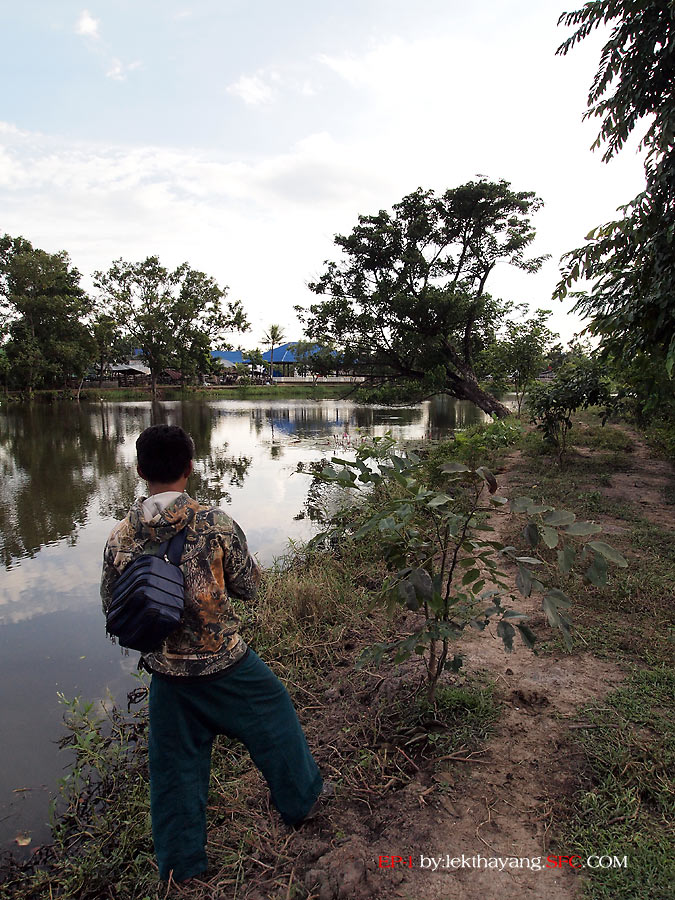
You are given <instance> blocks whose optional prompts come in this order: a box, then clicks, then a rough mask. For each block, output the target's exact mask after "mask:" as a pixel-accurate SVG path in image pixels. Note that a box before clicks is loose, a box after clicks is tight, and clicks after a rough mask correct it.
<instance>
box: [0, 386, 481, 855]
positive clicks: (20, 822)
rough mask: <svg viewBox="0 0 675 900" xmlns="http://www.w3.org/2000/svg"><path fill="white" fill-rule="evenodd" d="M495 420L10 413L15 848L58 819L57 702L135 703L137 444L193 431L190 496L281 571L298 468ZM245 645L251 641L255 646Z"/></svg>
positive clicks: (302, 504)
mask: <svg viewBox="0 0 675 900" xmlns="http://www.w3.org/2000/svg"><path fill="white" fill-rule="evenodd" d="M485 418H486V417H485V416H484V414H483V413H482V412H481V411H480V410H478V409H477V408H476V407H474V406H472V405H471V404H468V403H463V402H460V401H456V400H453V399H451V398H448V397H437V398H433V399H432V400H431V401H427V402H425V403H422V404H419V405H418V406H416V407H405V408H396V409H392V408H390V407H387V408H384V407H373V406H359V405H356V404H354V403H352V402H350V401H344V400H323V401H309V400H283V401H268V400H263V401H245V400H222V401H212V402H207V401H204V402H200V401H191V402H189V403H181V402H163V403H155V404H151V403H145V402H143V403H98V404H87V403H82V404H80V405H75V404H69V405H65V406H47V405H25V406H24V405H18V404H17V405H15V406H11V405H10V406H7V405H5V406H4V407H3V408H1V409H0V468H1V472H2V480H1V482H0V559H1V560H2V565H3V568H2V570H1V571H2V574H1V575H0V579H1V580H0V722H1V725H0V753H1V758H2V762H3V765H2V766H0V848H3V849H4V848H11V849H14V850H16V844H15V843H14V838H15V836H16V835H17V833H18V832H19V831H25V832H27V833H29V834H30V837H31V841H32V845H31V846H35V845H37V844H40V843H42V842H44V841H46V840H48V838H49V829H48V827H47V824H46V823H47V809H48V801H49V798H50V796H52V795H53V791H54V787H55V784H56V781H57V779H58V778H59V777H61V776H62V775H63V774H64V773H63V767H64V765H65V764H66V762H67V757H66V754H65V753H64V752H62V751H61V752H60V751H58V749H57V747H56V743H55V742H56V740H57V739H58V737H59V736H60V735H61V734H62V733H63V728H62V725H61V721H62V715H63V709H62V707H61V706H60V705H59V703H58V701H57V692H62V693H63V694H65V696H66V697H74V696H75V695H77V694H80V695H82V697H83V698H86V699H90V700H96V699H100V698H103V697H105V696H106V694H107V692H110V693H111V694H112V695H113V696H114V697H117V698H121V699H124V698H125V697H126V693H127V692H128V691H129V690H131V689H132V688H133V687H134V686H135V682H134V679H133V677H132V673H133V672H134V671H135V668H136V662H137V657H138V654H136V653H133V652H132V653H130V654H129V655H128V656H124V655H122V653H121V651H120V649H119V648H118V647H116V646H114V645H113V644H111V643H110V642H109V641H108V640H107V639H106V635H105V627H104V620H103V616H102V613H101V609H100V599H99V593H98V589H99V577H100V566H101V555H102V550H103V545H104V543H105V540H106V538H107V536H108V534H109V532H110V530H111V528H112V526H113V524H114V522H115V521H117V520H119V519H121V518H123V517H124V515H125V514H126V511H127V510H128V508H129V507H130V506H131V504H132V503H133V501H134V498H135V497H137V496H140V495H142V494H143V488H144V487H145V485H144V483H143V482H141V481H140V480H139V479H138V476H137V474H136V469H135V448H134V444H135V441H136V438H137V437H138V435H139V434H140V432H141V431H142V430H143V429H144V428H146V427H147V426H148V425H151V424H157V423H160V422H165V423H167V424H178V425H182V427H183V428H185V430H186V431H189V432H190V434H191V435H192V436H193V438H194V442H195V445H196V453H197V455H196V459H195V473H194V475H193V476H192V477H191V479H190V482H189V483H188V492H189V493H190V494H191V495H192V496H194V497H196V498H198V499H200V500H202V501H208V502H211V503H219V504H220V505H221V506H223V507H224V508H225V509H226V510H227V511H228V512H229V514H230V515H231V516H233V517H234V518H235V519H236V520H237V521H238V522H239V523H240V525H241V526H242V528H243V529H244V531H245V532H246V535H247V537H248V542H249V547H250V549H251V551H252V552H253V553H254V554H255V555H256V557H257V558H258V560H259V562H260V563H261V564H263V565H269V564H270V563H271V562H272V561H273V559H274V557H275V556H280V555H282V554H283V553H284V550H285V549H286V548H287V546H288V541H289V538H290V539H293V540H303V539H307V538H308V537H310V536H311V534H312V531H313V524H312V515H311V512H312V511H311V507H310V506H309V501H308V499H307V490H308V487H309V484H310V479H309V478H308V477H307V476H305V475H302V474H298V473H297V472H296V469H297V464H298V463H299V462H303V463H307V462H310V461H312V460H316V459H319V458H321V457H326V456H330V455H331V454H332V453H334V452H335V448H336V447H339V449H340V452H341V453H342V451H343V447H345V446H347V447H348V446H349V443H350V442H351V441H354V440H356V439H358V437H359V436H360V435H362V434H363V435H382V434H384V433H385V432H387V431H390V432H391V433H392V435H393V436H394V437H396V438H400V439H402V440H425V439H438V438H441V437H445V436H447V435H448V434H449V433H450V432H451V431H452V430H453V429H454V428H462V427H466V426H467V425H469V424H472V423H474V422H479V421H483V420H484V419H485ZM244 637H246V636H245V635H244Z"/></svg>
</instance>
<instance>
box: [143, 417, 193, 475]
mask: <svg viewBox="0 0 675 900" xmlns="http://www.w3.org/2000/svg"><path fill="white" fill-rule="evenodd" d="M136 454H137V456H138V468H139V469H140V470H141V472H142V473H143V477H144V478H145V480H146V481H153V482H155V483H158V484H171V483H172V482H173V481H177V480H178V479H179V478H180V477H181V475H184V474H185V472H186V471H187V468H188V466H189V464H190V460H191V459H192V458H193V457H194V455H195V445H194V443H193V441H192V438H191V437H190V435H189V434H188V433H187V432H186V431H183V429H182V428H181V427H180V426H179V425H151V426H150V428H146V429H145V431H144V432H142V434H141V435H140V436H139V438H138V440H137V441H136Z"/></svg>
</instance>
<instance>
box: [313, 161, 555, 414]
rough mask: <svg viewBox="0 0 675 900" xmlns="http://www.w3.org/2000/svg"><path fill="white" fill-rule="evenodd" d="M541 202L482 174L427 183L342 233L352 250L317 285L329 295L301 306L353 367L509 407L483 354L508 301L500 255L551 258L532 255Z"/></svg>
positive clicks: (526, 263)
mask: <svg viewBox="0 0 675 900" xmlns="http://www.w3.org/2000/svg"><path fill="white" fill-rule="evenodd" d="M541 205H542V203H541V200H539V199H538V198H537V197H535V195H534V194H533V193H532V192H518V193H516V192H514V191H512V190H511V189H510V185H509V183H508V182H506V181H503V180H502V181H498V182H490V181H487V179H485V178H480V179H479V180H478V181H471V182H468V183H467V184H464V185H461V186H460V187H458V188H454V189H450V190H447V191H446V192H445V193H444V194H442V195H440V196H438V195H436V194H435V193H434V191H432V190H426V191H425V190H423V189H422V188H419V189H418V190H417V191H415V192H414V193H412V194H408V195H407V196H405V197H404V198H403V199H402V200H401V201H400V202H399V203H396V204H394V207H393V214H390V213H389V212H387V211H385V210H380V212H379V213H378V214H377V215H374V216H359V221H358V225H356V226H355V227H354V228H353V230H352V232H351V234H349V235H346V236H344V235H336V237H335V244H336V245H337V246H338V247H339V248H340V249H341V251H342V254H343V256H342V260H341V261H340V262H327V263H326V270H325V272H324V273H323V275H322V276H321V277H320V278H319V279H318V281H316V282H313V283H311V284H310V285H309V287H310V290H312V291H314V292H315V293H316V294H319V295H325V296H327V299H326V300H324V301H323V302H322V303H318V304H314V305H312V306H310V307H309V310H308V311H307V312H304V311H303V310H301V309H298V313H299V315H300V316H301V318H303V319H304V321H305V323H306V324H305V330H306V333H307V335H308V337H309V338H310V339H312V340H314V341H316V342H317V343H319V344H326V343H328V344H333V345H334V346H335V347H336V348H337V349H338V351H339V352H340V355H341V356H342V357H343V359H344V364H345V365H346V366H349V367H350V368H354V369H357V370H360V371H362V372H365V373H368V372H369V371H376V372H378V373H380V374H384V375H386V376H388V377H390V378H392V379H407V380H413V381H417V382H419V383H420V385H422V386H423V388H424V390H425V391H426V392H427V393H434V392H445V393H448V394H451V395H452V396H454V397H458V398H459V399H462V400H470V401H472V402H473V403H475V404H477V405H478V406H479V407H480V408H481V409H483V410H484V411H485V412H487V413H491V414H494V415H497V416H500V417H501V416H506V415H508V413H509V410H508V409H507V408H506V407H505V406H504V405H503V404H501V403H500V402H499V401H498V400H496V399H495V398H494V397H493V396H491V395H490V394H488V393H487V392H486V391H485V390H483V389H482V388H481V387H480V386H479V384H478V379H477V377H476V373H475V371H474V357H475V355H476V353H477V352H478V351H479V350H480V349H481V347H482V345H483V333H484V331H485V330H490V331H492V330H493V329H494V318H495V315H496V314H497V313H498V310H499V309H500V308H501V307H500V304H499V303H498V302H496V301H494V300H493V299H492V298H491V297H490V295H489V294H488V293H487V292H486V283H487V280H488V278H489V276H490V274H491V272H492V271H493V269H494V267H495V266H496V264H497V263H498V262H505V263H508V264H510V265H513V266H516V267H517V268H520V269H523V270H525V271H527V272H536V271H537V270H538V269H539V268H540V266H541V264H542V262H543V260H544V259H545V258H546V257H534V258H527V257H526V255H525V254H526V250H527V248H528V247H529V245H530V244H531V243H532V241H533V239H534V236H535V231H534V228H533V227H532V225H531V222H530V215H531V214H532V213H533V212H535V211H536V210H538V209H539V207H540V206H541Z"/></svg>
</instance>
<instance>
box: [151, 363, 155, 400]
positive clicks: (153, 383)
mask: <svg viewBox="0 0 675 900" xmlns="http://www.w3.org/2000/svg"><path fill="white" fill-rule="evenodd" d="M150 382H151V384H152V399H153V400H156V399H157V373H156V372H155V370H154V369H152V370H151V372H150Z"/></svg>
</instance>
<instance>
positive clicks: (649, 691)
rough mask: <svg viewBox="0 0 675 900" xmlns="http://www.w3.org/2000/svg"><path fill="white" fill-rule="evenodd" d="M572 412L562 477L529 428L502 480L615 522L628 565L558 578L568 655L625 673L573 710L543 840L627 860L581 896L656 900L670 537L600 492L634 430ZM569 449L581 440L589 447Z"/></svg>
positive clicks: (588, 875)
mask: <svg viewBox="0 0 675 900" xmlns="http://www.w3.org/2000/svg"><path fill="white" fill-rule="evenodd" d="M580 419H581V421H580V422H579V423H577V422H575V429H574V430H573V432H572V437H573V446H572V448H571V449H570V452H569V454H568V459H567V461H566V467H565V469H564V470H563V473H562V477H561V473H560V471H559V470H558V469H557V466H556V465H555V462H554V459H553V457H552V456H551V455H549V453H550V451H549V450H548V449H547V448H546V446H545V445H544V444H543V442H542V440H541V436H540V435H539V434H538V433H537V432H534V431H530V432H529V433H527V434H526V435H525V436H524V438H523V440H522V443H521V447H522V449H523V455H522V458H521V461H520V464H519V465H518V466H517V467H516V468H515V469H514V471H512V472H511V481H512V483H513V484H514V494H526V495H527V496H530V497H532V498H534V499H536V500H540V501H547V502H549V503H551V504H553V505H556V506H557V505H560V507H562V508H566V509H569V510H571V511H573V512H575V513H576V514H577V516H578V517H579V518H588V519H591V520H593V521H597V522H599V523H600V524H603V522H607V523H611V524H613V525H614V524H615V523H620V525H619V528H617V529H614V530H613V533H611V535H608V536H607V538H606V540H608V542H610V543H611V544H612V545H613V546H614V547H616V548H617V549H618V550H619V551H620V552H622V553H623V554H624V556H625V557H626V558H627V559H628V561H629V565H628V567H627V568H625V569H617V568H613V567H612V568H610V580H609V583H608V585H606V586H605V587H604V588H597V587H594V586H593V585H591V584H588V583H583V582H580V581H576V582H574V581H573V580H572V579H571V578H568V580H567V581H566V582H565V583H561V585H560V586H561V587H562V588H563V589H564V590H565V591H566V592H567V593H568V594H569V595H570V596H571V597H572V599H573V605H572V609H571V613H572V620H573V622H574V625H575V635H576V646H575V648H574V650H573V652H574V653H589V652H590V653H592V654H593V655H595V656H597V657H603V658H611V659H612V660H614V661H615V662H616V663H618V664H619V665H620V666H622V667H623V668H625V669H626V670H627V671H628V672H630V675H629V677H628V678H627V680H626V682H625V684H624V685H623V686H622V687H621V688H620V689H619V690H617V691H615V692H613V693H611V694H610V695H608V696H607V697H605V698H604V699H603V700H602V701H601V702H599V703H594V704H589V705H588V706H586V707H584V708H583V709H582V710H580V711H579V713H578V718H579V721H580V722H584V723H585V725H586V726H587V727H585V728H581V729H578V730H574V731H570V732H569V733H568V735H569V737H568V746H567V747H566V748H565V749H564V751H563V753H562V754H561V758H563V757H564V758H566V759H568V760H574V759H578V760H580V761H579V763H578V774H577V783H578V790H576V791H575V793H574V794H573V795H572V796H570V797H568V798H566V799H563V800H560V801H559V803H558V805H557V808H556V813H555V816H554V820H553V827H552V830H551V836H552V839H553V843H554V845H555V847H556V848H557V849H556V852H559V853H563V854H565V855H570V854H578V855H579V856H581V857H582V858H585V857H586V856H588V855H590V854H598V855H603V854H606V855H610V856H618V857H623V856H624V855H626V856H627V857H628V867H627V868H625V869H624V868H620V869H609V868H608V869H597V870H591V869H586V870H585V873H584V882H583V893H584V896H585V897H587V898H588V900H610V898H611V900H637V898H639V900H661V898H663V897H665V896H666V895H667V894H668V892H669V890H670V888H671V886H672V884H673V879H674V878H675V867H674V866H673V857H672V834H671V835H670V837H669V836H668V828H669V827H672V821H673V813H674V812H675V804H674V797H675V784H674V783H673V778H672V773H673V771H674V770H675V765H674V763H675V721H674V717H673V715H672V696H673V693H674V691H675V672H674V670H673V668H672V637H673V633H674V631H673V620H672V608H673V596H674V588H673V586H674V585H675V549H674V548H675V543H674V542H673V532H672V529H668V528H665V527H662V526H660V525H658V524H655V523H653V522H651V521H649V520H648V519H646V518H645V517H644V514H643V510H642V509H641V508H640V507H639V506H638V505H637V504H634V503H632V502H630V501H629V500H627V499H625V498H617V497H616V496H613V495H609V494H608V493H607V492H606V490H605V489H606V488H607V487H610V486H611V485H612V479H613V476H614V475H615V474H616V473H617V472H621V471H632V470H633V469H634V467H635V465H636V462H635V461H634V459H633V455H632V454H633V452H634V449H635V441H634V439H633V437H632V436H631V435H629V434H626V433H625V431H624V430H623V429H622V428H621V427H615V426H605V428H604V429H603V428H602V427H601V426H600V425H599V424H598V420H597V417H596V416H595V413H594V412H593V411H592V410H589V411H584V413H583V416H582V417H580ZM660 433H661V434H663V430H662V431H661V432H660ZM668 433H670V430H669V429H666V434H668ZM653 435H654V431H652V436H653ZM577 448H590V449H591V451H592V452H591V455H590V456H589V455H588V454H587V453H583V452H582V453H580V452H579V450H578V449H577ZM674 485H675V479H674V480H673V482H671V484H670V485H667V486H666V487H665V488H664V504H665V503H667V498H668V496H669V493H668V492H669V491H670V492H671V494H674V495H675V491H674V490H673V488H674ZM599 537H603V536H602V535H599ZM543 555H546V553H545V552H544V554H543ZM550 555H551V556H552V555H553V554H552V553H551V554H550ZM540 652H547V653H552V652H555V653H562V652H564V647H563V644H562V641H560V640H559V638H557V637H554V638H552V639H550V640H548V641H546V642H545V643H543V645H540Z"/></svg>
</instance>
